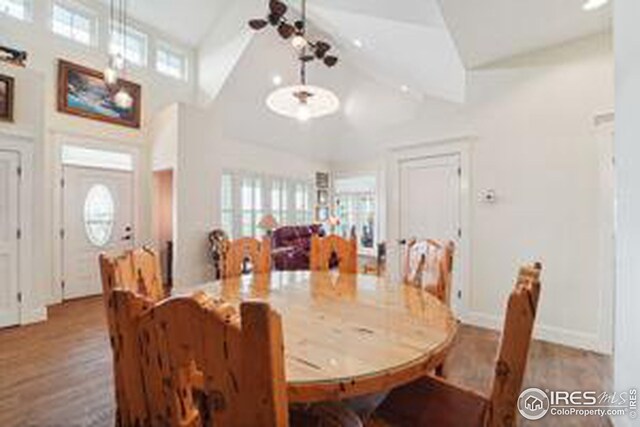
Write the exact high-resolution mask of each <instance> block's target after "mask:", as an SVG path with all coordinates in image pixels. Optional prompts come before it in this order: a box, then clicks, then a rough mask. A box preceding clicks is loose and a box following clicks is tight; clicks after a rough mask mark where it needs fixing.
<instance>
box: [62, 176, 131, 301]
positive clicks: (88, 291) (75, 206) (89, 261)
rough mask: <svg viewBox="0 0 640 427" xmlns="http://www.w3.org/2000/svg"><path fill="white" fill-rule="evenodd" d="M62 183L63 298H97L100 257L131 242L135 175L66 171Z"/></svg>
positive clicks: (117, 251) (127, 245) (115, 251)
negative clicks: (90, 296)
mask: <svg viewBox="0 0 640 427" xmlns="http://www.w3.org/2000/svg"><path fill="white" fill-rule="evenodd" d="M63 180H64V188H63V192H62V194H63V195H62V200H63V206H62V217H63V230H64V238H63V245H62V246H63V249H62V273H63V283H64V289H63V299H71V298H79V297H84V296H89V295H96V294H100V293H101V292H102V286H101V283H100V275H99V268H98V255H99V254H100V253H101V252H107V253H120V252H123V251H124V250H126V249H129V248H131V247H132V246H133V245H134V243H135V242H134V240H135V237H134V236H135V233H134V229H133V224H134V221H133V218H134V206H135V205H134V203H135V201H134V192H133V174H132V173H131V172H128V171H119V170H109V169H99V168H88V167H78V166H65V167H64V168H63Z"/></svg>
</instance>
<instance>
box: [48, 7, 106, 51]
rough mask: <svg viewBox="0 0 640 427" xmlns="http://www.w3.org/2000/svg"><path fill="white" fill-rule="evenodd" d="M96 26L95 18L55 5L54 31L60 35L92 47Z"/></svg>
mask: <svg viewBox="0 0 640 427" xmlns="http://www.w3.org/2000/svg"><path fill="white" fill-rule="evenodd" d="M95 25H96V24H95V18H93V17H92V16H90V15H89V14H86V13H82V12H80V11H78V10H71V9H70V8H68V7H66V6H63V5H60V4H54V5H53V17H52V29H53V32H54V33H56V34H58V35H61V36H63V37H66V38H68V39H71V40H75V41H77V42H79V43H82V44H86V45H90V44H92V43H94V41H93V40H92V39H93V35H94V34H95Z"/></svg>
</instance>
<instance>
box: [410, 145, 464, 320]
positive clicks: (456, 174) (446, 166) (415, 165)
mask: <svg viewBox="0 0 640 427" xmlns="http://www.w3.org/2000/svg"><path fill="white" fill-rule="evenodd" d="M461 174H462V169H461V164H460V156H459V155H458V154H444V155H438V156H430V157H422V158H416V159H410V160H403V161H401V162H400V236H401V239H411V238H417V239H435V240H439V241H453V242H454V243H455V245H456V247H459V238H460V235H461V220H460V217H461V215H460V201H461ZM459 260H460V257H459V255H458V253H457V251H456V252H455V256H454V264H453V265H454V272H453V275H454V280H453V284H452V286H453V289H452V299H451V302H452V306H453V308H454V309H457V306H458V300H459V298H461V295H462V293H461V282H460V280H459V270H458V264H459ZM459 291H460V292H459Z"/></svg>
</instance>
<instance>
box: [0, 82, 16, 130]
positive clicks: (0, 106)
mask: <svg viewBox="0 0 640 427" xmlns="http://www.w3.org/2000/svg"><path fill="white" fill-rule="evenodd" d="M14 86H15V83H14V80H13V77H10V76H5V75H3V74H0V121H3V122H13V98H14Z"/></svg>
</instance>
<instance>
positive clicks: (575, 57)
mask: <svg viewBox="0 0 640 427" xmlns="http://www.w3.org/2000/svg"><path fill="white" fill-rule="evenodd" d="M467 78H468V88H467V89H468V94H467V103H466V105H465V106H464V107H459V106H455V105H450V104H443V103H442V102H438V101H433V102H431V101H427V102H426V103H425V105H424V107H423V110H422V112H421V115H420V117H419V119H418V120H415V121H412V122H408V123H405V124H404V125H402V126H398V127H395V128H392V129H389V130H388V131H386V132H379V134H378V135H377V136H372V139H371V141H372V143H371V146H372V147H377V148H378V150H379V154H378V156H379V163H378V165H381V164H383V162H382V159H383V158H385V154H384V150H385V149H388V148H391V147H399V146H403V145H410V144H416V143H429V142H438V141H440V140H443V139H446V138H453V137H458V136H463V135H467V136H471V140H472V146H471V165H472V166H471V198H472V200H471V201H470V202H471V204H470V206H471V207H470V210H471V212H470V217H471V276H470V277H471V279H470V282H471V283H470V290H471V292H470V294H469V295H467V296H466V298H465V303H466V306H467V309H468V313H469V316H468V317H467V318H466V320H467V321H469V322H472V323H475V324H479V325H483V326H489V327H495V328H499V327H501V326H502V325H501V317H502V315H503V311H504V305H505V301H506V297H507V295H508V293H509V291H510V289H511V288H512V286H513V283H514V279H515V274H516V272H517V267H518V266H519V265H520V264H522V263H525V262H531V261H535V260H540V261H542V262H543V264H544V275H543V281H544V282H543V295H542V301H541V305H540V316H539V326H538V329H537V333H538V336H539V337H543V338H546V339H549V340H553V341H558V342H562V343H566V344H570V345H575V346H580V347H585V348H591V349H596V350H601V351H610V350H611V347H610V341H611V327H610V325H611V322H610V321H609V322H608V325H609V326H607V321H606V320H610V319H604V320H603V321H600V320H601V319H600V318H599V315H600V314H601V313H603V310H602V309H603V304H604V302H603V301H606V299H607V298H609V299H611V293H612V287H613V284H612V282H611V281H609V282H608V283H602V281H601V280H599V278H600V277H602V276H601V275H600V272H599V270H598V269H599V268H600V267H599V265H600V264H599V263H598V259H597V255H598V254H599V252H598V244H599V242H600V241H599V227H600V219H601V217H600V216H599V215H600V206H599V201H600V195H599V185H600V184H599V170H598V166H599V149H598V146H597V144H596V138H595V137H594V132H595V130H594V125H593V120H594V116H595V115H596V114H597V113H601V112H603V111H612V109H613V99H614V95H613V53H612V48H611V39H610V37H609V36H607V35H600V36H596V37H591V38H588V39H584V40H580V41H577V42H575V43H571V44H568V45H565V46H560V47H557V48H554V49H550V50H546V51H543V52H538V53H535V54H531V55H527V56H525V57H521V58H516V59H514V60H511V61H509V62H508V63H503V64H501V65H497V66H496V67H494V68H492V69H486V70H475V71H470V72H469V73H468V76H467ZM348 148H349V147H345V151H344V152H343V153H342V155H341V158H343V159H349V158H354V159H355V158H356V157H355V155H354V154H352V152H351V151H348ZM358 148H359V147H358ZM360 152H363V150H361V149H360ZM378 167H381V166H378ZM334 169H337V170H342V171H345V170H349V169H350V167H349V162H345V161H340V162H336V163H334ZM355 169H356V170H357V169H359V167H358V166H356V167H355ZM485 189H495V191H496V192H497V195H498V203H497V204H495V205H487V204H483V203H480V201H479V192H480V191H482V190H485ZM392 208H393V207H392V206H389V209H392ZM388 228H389V229H393V228H395V224H388ZM576 298H579V299H580V303H576Z"/></svg>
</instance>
